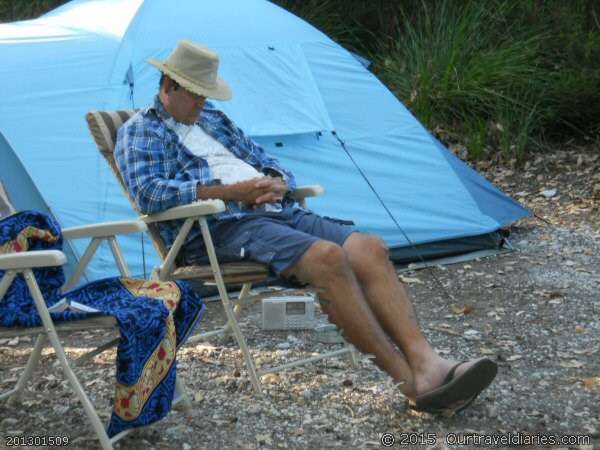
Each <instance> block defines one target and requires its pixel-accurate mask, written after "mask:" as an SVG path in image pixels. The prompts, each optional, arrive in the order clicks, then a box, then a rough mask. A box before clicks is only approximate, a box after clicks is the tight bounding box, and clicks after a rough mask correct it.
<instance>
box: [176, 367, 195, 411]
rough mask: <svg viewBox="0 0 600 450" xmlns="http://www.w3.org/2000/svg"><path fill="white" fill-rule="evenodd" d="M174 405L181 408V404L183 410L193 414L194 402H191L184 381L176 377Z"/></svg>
mask: <svg viewBox="0 0 600 450" xmlns="http://www.w3.org/2000/svg"><path fill="white" fill-rule="evenodd" d="M174 403H176V404H177V407H178V408H179V404H180V403H181V409H182V410H183V411H184V412H185V413H186V414H187V415H191V414H192V402H191V400H190V397H189V395H188V394H187V391H186V389H185V385H184V384H183V381H181V377H180V376H179V375H176V378H175V400H174Z"/></svg>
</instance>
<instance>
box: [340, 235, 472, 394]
mask: <svg viewBox="0 0 600 450" xmlns="http://www.w3.org/2000/svg"><path fill="white" fill-rule="evenodd" d="M343 248H344V250H345V251H346V254H347V256H348V259H349V261H350V264H351V266H352V269H353V272H354V274H355V275H356V278H357V280H358V282H359V284H360V286H361V288H362V291H363V292H364V294H365V298H366V300H367V302H368V303H369V306H370V308H371V310H372V311H373V313H374V315H375V317H376V318H377V320H378V321H379V323H380V324H381V326H382V328H383V329H384V330H385V332H386V333H387V334H388V335H389V336H390V337H391V338H392V340H393V341H394V343H396V345H398V347H399V348H400V349H401V350H402V353H403V354H404V355H405V356H406V359H407V361H408V363H409V365H410V367H411V369H412V375H413V379H414V382H415V391H416V394H417V395H420V394H423V393H426V392H429V391H431V390H432V389H435V388H436V387H438V386H440V384H441V383H442V381H443V379H444V378H445V377H446V375H447V373H448V372H449V370H450V369H451V367H452V366H454V365H455V364H456V362H455V361H450V360H447V359H444V358H442V357H440V356H439V355H438V354H437V353H436V352H435V351H434V350H433V348H432V347H431V346H430V345H429V343H428V342H427V340H426V338H425V336H424V335H423V333H422V332H421V329H420V327H419V325H418V323H417V318H416V315H415V310H414V308H413V306H412V304H411V303H410V301H409V299H408V294H407V292H406V289H405V288H404V285H403V284H402V283H401V282H400V280H399V279H398V275H397V274H396V270H395V269H394V266H393V265H392V264H391V262H390V261H389V256H388V251H387V248H386V246H385V244H384V243H383V242H382V241H381V240H380V239H379V238H377V237H374V236H369V235H364V234H360V233H353V234H351V235H350V236H349V237H348V239H347V240H346V242H345V243H344V246H343ZM474 362H475V360H474V361H470V362H469V363H466V364H462V365H461V366H459V367H458V368H457V370H456V374H457V375H460V374H461V373H463V372H464V371H465V370H467V369H468V368H469V367H470V366H471V365H472V364H473V363H474ZM409 398H411V397H410V396H409ZM411 399H412V398H411Z"/></svg>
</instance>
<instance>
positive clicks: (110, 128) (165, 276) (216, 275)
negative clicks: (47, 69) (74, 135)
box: [86, 110, 358, 393]
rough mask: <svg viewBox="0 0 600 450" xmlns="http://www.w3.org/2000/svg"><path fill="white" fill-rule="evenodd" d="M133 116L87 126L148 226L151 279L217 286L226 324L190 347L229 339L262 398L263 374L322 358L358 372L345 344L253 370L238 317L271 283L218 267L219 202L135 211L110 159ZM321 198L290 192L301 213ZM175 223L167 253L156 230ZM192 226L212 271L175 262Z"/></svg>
mask: <svg viewBox="0 0 600 450" xmlns="http://www.w3.org/2000/svg"><path fill="white" fill-rule="evenodd" d="M136 112H137V111H136V110H119V111H91V112H88V113H87V115H86V120H87V123H88V127H89V130H90V132H91V134H92V137H93V138H94V141H95V142H96V145H97V147H98V149H99V150H100V153H102V156H104V158H105V159H106V162H107V163H108V165H109V167H110V168H111V170H112V171H113V173H114V175H115V177H116V178H117V180H118V181H119V185H120V186H121V188H122V189H123V192H124V193H125V195H126V197H127V198H128V199H129V202H130V203H131V206H132V208H133V209H134V210H135V211H136V212H137V213H138V214H140V219H141V220H142V221H144V222H145V223H146V224H147V225H148V233H149V235H150V239H151V241H152V244H153V245H154V248H155V249H156V251H157V253H158V255H159V257H160V259H161V265H160V266H159V267H157V268H155V269H154V271H153V277H155V278H156V279H158V280H161V281H166V280H177V279H195V280H198V281H203V282H208V283H215V284H216V285H217V289H218V292H219V297H220V299H221V302H222V304H223V308H224V310H225V315H226V318H227V323H226V324H225V326H224V327H222V328H220V329H218V330H214V331H209V332H206V333H203V334H200V335H196V336H194V337H192V338H190V339H189V340H188V342H190V343H191V342H197V341H199V340H205V339H208V338H210V337H213V336H217V335H227V334H229V333H233V335H234V337H235V339H236V341H237V344H238V345H239V347H240V349H241V351H242V354H243V357H244V362H245V365H246V367H247V370H248V375H249V377H250V381H251V383H252V386H253V387H254V389H255V390H256V392H258V393H260V392H261V387H260V386H261V385H260V381H259V377H260V376H262V375H264V374H267V373H273V372H279V371H282V370H284V369H287V368H290V367H295V366H299V365H303V364H307V363H312V362H315V361H318V360H321V359H323V358H328V357H332V356H337V355H343V354H348V355H349V358H350V362H351V364H352V365H353V367H356V366H357V364H358V362H357V353H356V350H354V347H352V346H351V345H350V344H348V343H345V348H343V349H339V350H336V351H331V352H327V353H323V354H320V355H317V356H313V357H311V358H306V359H301V360H298V361H293V362H291V363H288V364H284V365H281V366H275V367H265V368H260V370H257V369H256V365H255V363H254V358H253V357H252V355H251V354H250V352H249V351H248V347H247V345H246V339H245V338H244V335H243V334H242V331H241V330H240V326H239V323H238V319H239V317H240V315H241V312H242V307H243V303H244V300H246V299H247V298H248V295H249V293H250V289H251V287H252V284H253V283H257V282H264V281H265V280H267V279H268V278H269V269H268V266H266V265H264V264H259V263H254V262H235V263H219V262H218V260H217V257H216V254H215V249H214V246H213V241H212V238H211V235H210V231H209V228H208V223H207V218H208V217H209V216H210V215H212V214H216V213H218V212H221V211H224V210H225V205H224V203H223V202H222V201H221V200H203V201H198V202H195V203H191V204H189V205H184V206H178V207H175V208H171V209H168V210H166V211H163V212H160V213H157V214H152V215H143V214H141V212H140V211H139V210H138V208H137V205H136V204H135V201H134V200H133V199H132V198H131V196H130V194H129V192H128V191H127V188H126V186H125V182H124V180H123V178H122V176H121V174H120V172H119V169H118V167H117V164H116V161H115V159H114V149H115V145H116V135H117V130H118V129H119V128H120V127H121V125H123V124H124V123H125V122H126V121H127V120H129V118H130V117H132V116H133V115H134V114H135V113H136ZM322 193H323V188H322V187H321V186H318V185H312V186H302V187H298V188H297V189H296V190H295V191H294V199H295V200H296V201H297V202H298V203H299V204H300V205H301V206H302V207H306V198H307V197H313V196H317V195H320V194H322ZM175 219H184V223H183V225H182V226H181V229H180V231H179V234H178V235H177V237H176V239H175V241H174V243H173V245H172V246H171V248H170V249H167V248H166V246H165V244H164V242H163V240H162V238H161V236H160V233H159V232H158V228H157V226H156V224H157V223H159V222H163V221H168V220H175ZM195 222H198V224H199V225H200V229H201V232H202V238H203V239H204V243H205V245H206V251H207V254H208V257H209V261H210V265H194V266H184V265H180V262H179V260H178V258H177V255H178V253H179V250H180V249H181V247H182V245H183V243H184V242H185V238H186V237H187V235H188V233H189V231H190V230H191V228H192V225H193V224H194V223H195ZM226 284H236V285H239V284H241V285H242V288H241V291H240V293H239V296H238V299H237V304H236V305H235V307H232V304H231V302H230V300H229V295H228V293H227V289H226V287H225V285H226Z"/></svg>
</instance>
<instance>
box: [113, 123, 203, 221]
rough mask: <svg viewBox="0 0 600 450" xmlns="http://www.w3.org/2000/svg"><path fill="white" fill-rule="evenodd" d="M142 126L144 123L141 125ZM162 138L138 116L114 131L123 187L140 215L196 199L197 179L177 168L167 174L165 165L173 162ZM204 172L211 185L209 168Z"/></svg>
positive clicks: (116, 158) (174, 162) (116, 154)
mask: <svg viewBox="0 0 600 450" xmlns="http://www.w3.org/2000/svg"><path fill="white" fill-rule="evenodd" d="M144 125H145V126H144ZM165 152H166V149H165V141H164V138H163V137H160V136H159V135H158V134H157V133H156V132H155V131H154V130H152V129H149V128H148V123H145V120H142V119H140V120H139V121H138V122H134V123H132V124H130V125H128V126H126V127H121V129H119V132H118V134H117V144H116V148H115V160H116V162H117V165H118V168H119V172H120V173H121V176H122V177H123V180H124V182H125V185H126V187H127V190H128V191H129V193H130V195H131V196H132V197H133V198H134V200H135V202H136V204H137V206H138V208H139V209H140V211H141V212H143V213H144V214H153V213H156V212H160V211H164V210H166V209H169V208H173V207H175V206H180V205H185V204H188V203H191V202H193V201H195V200H196V199H197V195H196V194H197V193H196V185H197V180H194V179H192V178H191V177H189V176H186V173H185V172H183V171H181V173H177V175H176V176H175V177H169V174H168V173H167V170H168V169H167V167H168V166H169V165H174V164H177V163H176V161H174V160H173V157H172V156H171V155H167V154H165ZM203 172H205V173H206V176H207V180H205V182H206V183H207V184H211V183H212V182H213V181H211V180H210V178H208V177H210V171H209V170H208V168H207V170H205V171H203Z"/></svg>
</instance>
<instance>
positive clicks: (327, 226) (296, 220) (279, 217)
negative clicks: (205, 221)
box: [181, 207, 356, 275]
mask: <svg viewBox="0 0 600 450" xmlns="http://www.w3.org/2000/svg"><path fill="white" fill-rule="evenodd" d="M355 231H356V229H355V228H354V227H353V226H350V225H347V224H342V223H340V221H337V220H335V219H330V218H328V217H321V216H319V215H317V214H314V213H312V212H310V211H306V210H304V209H301V208H291V207H288V208H285V209H283V211H281V212H265V211H260V212H252V213H250V214H248V215H247V216H244V217H242V218H241V219H230V220H223V221H217V222H215V223H213V224H212V225H211V235H212V238H213V244H214V246H215V250H216V253H217V258H218V259H219V261H220V262H235V261H244V260H246V261H255V262H261V263H264V264H268V265H269V266H270V268H271V269H272V270H273V271H274V272H275V273H276V274H277V275H281V273H282V272H283V271H284V270H286V269H287V268H289V267H292V266H293V265H294V264H295V263H296V261H298V259H300V257H301V256H302V255H303V254H304V252H306V250H308V248H309V247H310V246H311V245H312V244H313V243H314V242H316V241H318V240H321V239H323V240H327V241H331V242H335V243H336V244H338V245H340V246H342V245H343V244H344V242H345V241H346V239H347V238H348V236H350V234H352V233H353V232H355ZM181 256H182V259H183V262H184V263H185V264H188V265H191V264H206V263H207V262H208V257H207V255H206V250H205V247H204V243H203V240H202V237H198V238H196V239H194V240H193V241H191V242H189V243H187V244H186V245H185V246H184V247H183V250H182V255H181Z"/></svg>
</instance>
